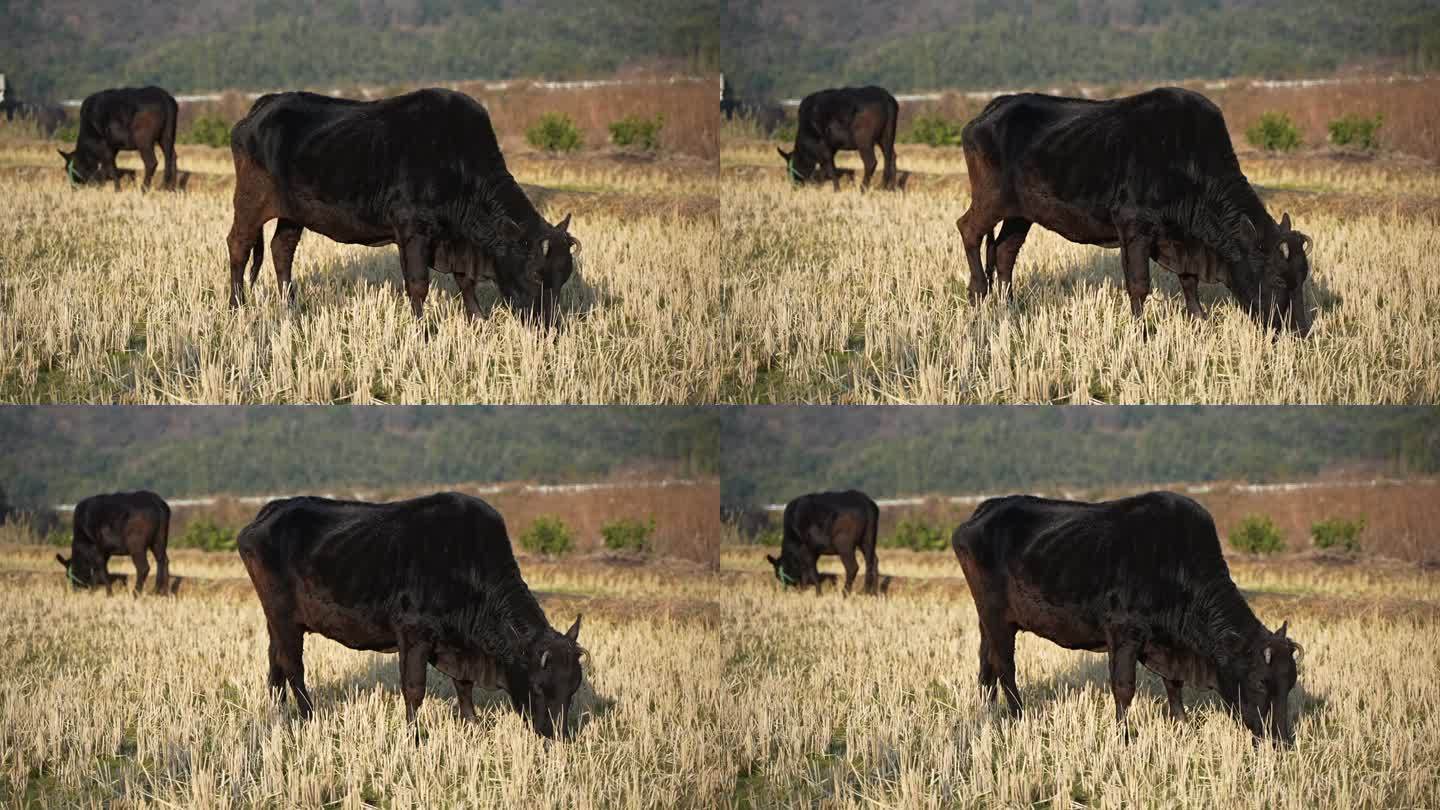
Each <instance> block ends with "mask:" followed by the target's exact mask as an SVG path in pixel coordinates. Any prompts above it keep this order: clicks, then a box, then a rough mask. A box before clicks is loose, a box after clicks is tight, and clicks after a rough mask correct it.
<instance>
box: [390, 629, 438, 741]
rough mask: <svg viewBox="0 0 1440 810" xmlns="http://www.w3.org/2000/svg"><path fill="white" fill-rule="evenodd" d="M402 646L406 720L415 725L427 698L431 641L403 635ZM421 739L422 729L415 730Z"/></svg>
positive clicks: (401, 670)
mask: <svg viewBox="0 0 1440 810" xmlns="http://www.w3.org/2000/svg"><path fill="white" fill-rule="evenodd" d="M399 641H400V643H399V645H398V646H399V648H400V692H401V694H403V695H404V696H405V722H407V723H409V724H410V725H411V726H412V727H414V726H415V715H416V714H417V713H418V712H419V711H420V704H421V703H422V702H424V700H425V667H426V666H427V665H428V664H429V663H430V653H431V652H432V651H433V647H432V645H431V644H430V642H428V641H425V640H423V639H416V638H411V637H407V636H406V635H402V636H401V637H400V639H399ZM415 734H416V739H417V740H418V739H419V734H420V731H419V729H418V728H417V729H416V731H415Z"/></svg>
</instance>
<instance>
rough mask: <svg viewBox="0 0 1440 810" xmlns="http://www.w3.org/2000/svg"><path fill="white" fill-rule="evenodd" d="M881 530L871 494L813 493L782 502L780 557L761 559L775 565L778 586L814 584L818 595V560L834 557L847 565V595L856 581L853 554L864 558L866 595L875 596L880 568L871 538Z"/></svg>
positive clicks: (853, 491) (849, 491)
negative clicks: (779, 584)
mask: <svg viewBox="0 0 1440 810" xmlns="http://www.w3.org/2000/svg"><path fill="white" fill-rule="evenodd" d="M879 528H880V507H879V506H876V505H875V502H874V501H872V500H870V496H868V495H866V494H865V493H863V492H857V491H855V490H853V489H851V490H847V491H845V492H816V493H812V494H810V495H801V496H800V497H798V498H796V499H795V500H793V501H791V502H789V503H787V504H785V527H784V534H783V535H782V536H781V540H780V556H779V558H776V557H772V556H770V555H769V554H766V555H765V559H767V560H769V561H770V564H771V565H772V566H774V567H775V578H776V579H778V580H780V582H781V584H782V585H787V586H788V585H798V586H800V587H802V588H803V587H805V586H807V585H814V586H815V594H816V595H817V596H818V595H819V594H820V580H821V576H820V572H819V569H818V568H816V565H815V563H816V559H817V558H818V557H819V555H821V554H834V555H837V556H838V557H839V558H840V563H841V564H842V565H844V566H845V593H849V592H850V586H851V585H853V584H854V583H855V572H856V571H858V570H859V565H857V564H856V562H855V551H856V549H859V550H860V552H861V553H862V554H864V555H865V592H866V593H871V594H873V593H875V592H876V590H877V589H878V588H879V585H880V567H879V564H878V563H877V562H876V559H875V537H876V533H877V532H878V531H879Z"/></svg>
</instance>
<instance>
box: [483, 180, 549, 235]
mask: <svg viewBox="0 0 1440 810" xmlns="http://www.w3.org/2000/svg"><path fill="white" fill-rule="evenodd" d="M486 183H487V184H489V186H490V189H489V191H490V198H491V200H492V201H493V204H494V208H495V210H493V211H492V212H491V213H493V214H495V215H504V216H507V217H509V218H510V219H512V220H514V221H515V224H516V225H519V226H520V227H521V228H524V229H525V233H526V234H529V235H531V236H537V235H538V231H539V224H540V222H541V218H540V212H539V211H537V210H535V206H534V204H533V203H531V202H530V198H529V197H527V196H525V190H524V189H522V188H520V184H519V183H518V182H516V181H515V178H514V177H513V176H511V174H510V172H509V170H507V169H505V168H504V167H501V168H500V169H499V170H498V171H496V172H495V173H494V174H492V175H490V176H489V177H487V178H486Z"/></svg>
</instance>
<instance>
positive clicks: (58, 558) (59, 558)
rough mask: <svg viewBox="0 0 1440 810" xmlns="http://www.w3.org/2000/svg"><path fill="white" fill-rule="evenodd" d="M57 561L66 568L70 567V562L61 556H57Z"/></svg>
mask: <svg viewBox="0 0 1440 810" xmlns="http://www.w3.org/2000/svg"><path fill="white" fill-rule="evenodd" d="M55 561H56V562H58V563H60V564H61V565H63V566H65V567H66V568H69V567H70V561H69V560H67V559H65V558H64V557H61V556H60V555H59V554H56V555H55Z"/></svg>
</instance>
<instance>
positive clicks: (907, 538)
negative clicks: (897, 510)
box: [885, 518, 950, 551]
mask: <svg viewBox="0 0 1440 810" xmlns="http://www.w3.org/2000/svg"><path fill="white" fill-rule="evenodd" d="M885 544H886V545H887V546H894V547H896V548H908V549H911V550H913V551H944V550H945V549H947V548H949V547H950V541H949V538H947V537H946V536H945V530H943V529H941V528H940V527H939V526H932V525H930V524H928V523H925V522H924V521H921V520H914V519H911V518H906V519H904V520H902V521H900V523H899V525H897V526H896V527H895V531H894V532H893V533H892V534H891V535H890V536H889V537H888V538H886V543H885Z"/></svg>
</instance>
